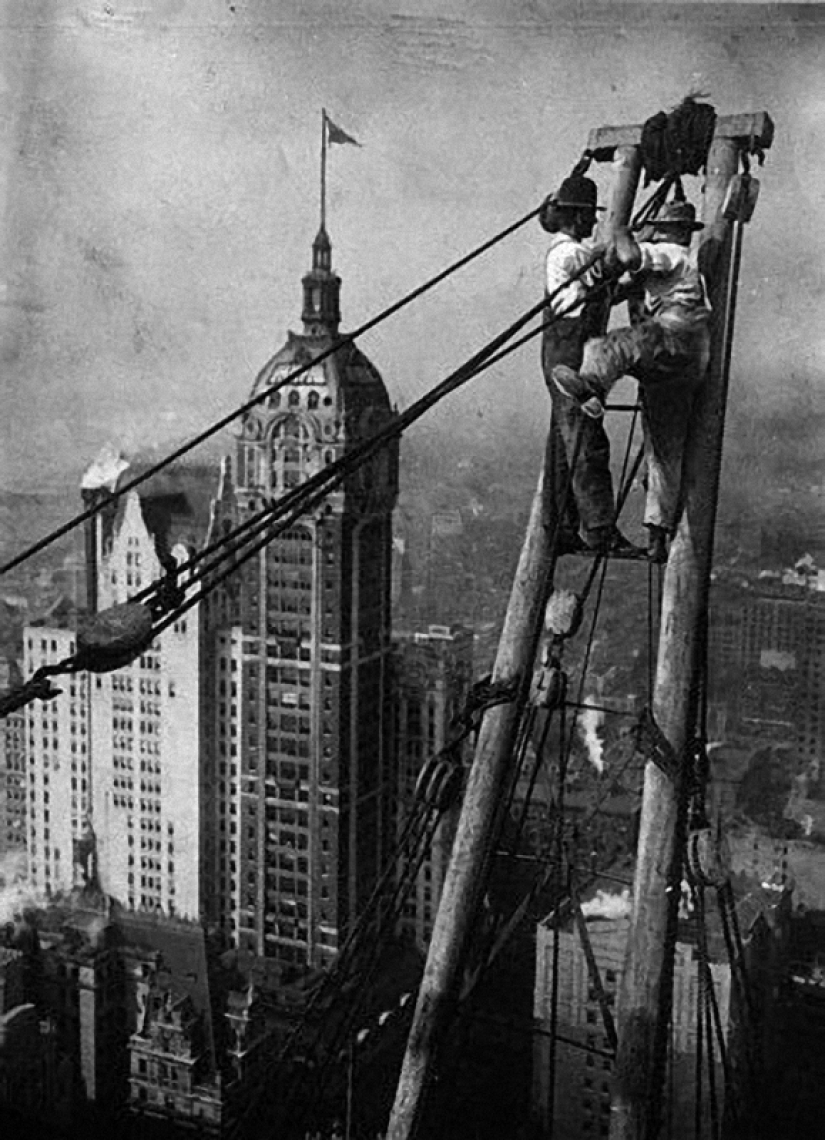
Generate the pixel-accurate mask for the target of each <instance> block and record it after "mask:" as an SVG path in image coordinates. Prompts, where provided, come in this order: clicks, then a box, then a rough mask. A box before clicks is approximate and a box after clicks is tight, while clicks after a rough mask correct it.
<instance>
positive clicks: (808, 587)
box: [709, 577, 825, 794]
mask: <svg viewBox="0 0 825 1140" xmlns="http://www.w3.org/2000/svg"><path fill="white" fill-rule="evenodd" d="M709 630H710V642H709V657H710V677H711V702H710V703H711V708H710V714H711V718H710V719H711V727H710V731H711V736H712V737H713V738H715V739H720V738H721V739H726V740H730V739H735V738H747V739H751V740H754V741H758V743H759V744H760V745H762V746H764V745H766V744H770V743H772V742H774V743H778V744H783V745H786V746H787V745H791V746H793V747H794V749H795V751H796V754H797V756H798V758H799V761H800V763H801V764H804V765H805V766H806V768H807V771H808V772H809V775H810V784H811V791H812V792H813V791H814V789H816V788H817V786H818V785H819V784H820V783H821V781H822V779H823V778H825V764H823V761H825V686H823V684H822V676H823V669H825V593H824V592H822V591H820V590H819V589H818V588H816V587H815V586H814V585H812V584H811V582H810V581H808V580H807V579H805V582H804V583H803V581H802V579H800V580H798V581H797V580H794V581H785V582H783V581H782V580H781V579H780V578H779V577H761V578H759V579H756V580H752V581H749V580H746V579H737V580H730V581H725V580H720V581H717V583H716V584H715V585H714V587H713V590H712V593H711V620H710V627H709ZM820 794H821V793H820Z"/></svg>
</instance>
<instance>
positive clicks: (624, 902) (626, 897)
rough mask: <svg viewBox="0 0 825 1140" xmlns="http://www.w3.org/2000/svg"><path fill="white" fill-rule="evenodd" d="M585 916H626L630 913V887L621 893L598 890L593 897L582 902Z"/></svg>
mask: <svg viewBox="0 0 825 1140" xmlns="http://www.w3.org/2000/svg"><path fill="white" fill-rule="evenodd" d="M582 914H583V915H584V917H585V918H624V917H625V916H626V915H628V914H630V889H629V888H628V887H625V889H624V890H623V891H622V893H621V894H620V895H614V894H611V892H610V891H603V890H598V891H596V893H595V895H594V896H593V898H592V899H588V900H587V901H586V902H583V903H582Z"/></svg>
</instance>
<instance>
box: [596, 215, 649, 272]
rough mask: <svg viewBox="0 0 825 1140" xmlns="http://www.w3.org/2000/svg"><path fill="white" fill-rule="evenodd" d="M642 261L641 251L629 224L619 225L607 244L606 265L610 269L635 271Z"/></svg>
mask: <svg viewBox="0 0 825 1140" xmlns="http://www.w3.org/2000/svg"><path fill="white" fill-rule="evenodd" d="M640 261H641V251H640V249H639V246H638V244H637V242H636V241H635V239H634V237H633V235H632V234H631V232H630V230H629V229H628V228H627V226H619V227H618V229H617V230H616V232H615V233H614V235H613V237H612V238H611V239H610V241H609V242H608V245H607V250H606V253H605V267H606V268H607V269H608V270H611V269H612V270H614V271H615V270H617V269H626V270H628V271H629V272H630V273H635V272H636V271H637V269H638V268H639V265H640Z"/></svg>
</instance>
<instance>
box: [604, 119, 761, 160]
mask: <svg viewBox="0 0 825 1140" xmlns="http://www.w3.org/2000/svg"><path fill="white" fill-rule="evenodd" d="M714 138H717V139H720V138H723V139H737V140H738V141H739V142H740V143H741V144H742V145H744V144H745V143H747V142H748V141H749V140H751V139H752V140H753V142H752V148H758V149H759V150H768V149H769V147H770V145H771V143H772V142H773V120H772V119H771V117H770V115H769V114H767V112H766V111H748V112H745V113H744V114H741V115H720V116H719V118H718V119H717V120H716V131H715V134H714ZM641 140H642V125H641V123H635V124H633V125H631V126H624V127H596V128H594V129H593V130H592V131H591V132H590V134H589V135H588V138H587V149H588V150H590V151H593V154H594V157H595V159H596V161H597V162H609V161H610V160H611V159H612V158H613V154H614V152H615V150H616V149H617V147H624V146H638V145H639V143H640V142H641Z"/></svg>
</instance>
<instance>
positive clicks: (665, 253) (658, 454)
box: [552, 201, 710, 562]
mask: <svg viewBox="0 0 825 1140" xmlns="http://www.w3.org/2000/svg"><path fill="white" fill-rule="evenodd" d="M650 225H651V229H652V233H651V237H650V240H648V241H640V242H637V241H636V240H635V239H634V238H633V237H632V236H631V234H630V233H629V231H627V230H624V231H621V232H620V233H619V234H618V235H617V236H616V238H615V239H614V241H613V244H612V247H611V248H610V249H609V250H608V257H607V261H608V264H610V263H611V262H614V263H617V264H619V265H621V266H622V267H624V269H626V270H627V271H628V273H629V275H630V280H631V281H639V282H640V283H641V285H642V287H643V291H644V315H643V317H642V319H641V320H640V321H639V322H638V323H637V324H635V325H633V326H631V327H629V328H620V329H615V330H614V331H612V332H610V333H608V334H607V335H606V336H600V337H595V338H593V339H592V340H590V341H588V342H587V344H586V345H585V348H584V353H583V357H582V363H581V367H580V369H578V370H576V369H575V367H573V366H571V365H569V364H568V363H567V362H566V361H561V362H559V364H558V365H556V366H555V367H554V368H553V371H552V378H553V383H554V385H555V386H556V388H557V389H558V390H559V391H560V392H562V393H563V394H564V395H565V396H567V397H568V398H569V399H570V401H571V403H573V406H575V407H579V408H581V410H582V411H583V412H584V413H585V414H586V415H587V416H589V417H592V418H594V419H595V420H596V421H597V422H598V421H599V420H600V419H601V417H602V416H603V414H604V402H605V399H606V398H607V395H608V393H609V392H610V389H611V388H612V387H613V385H614V384H615V383H616V381H617V380H618V379H619V378H620V377H621V376H625V375H628V376H633V377H635V378H636V379H637V380H639V381H640V382H641V384H642V401H643V405H644V410H645V417H644V422H645V447H646V458H647V505H646V509H645V520H644V521H645V526H646V527H647V528H648V534H649V538H648V554H649V557H650V558H651V559H652V560H653V561H656V562H663V561H665V560H666V558H667V540H668V538H669V537H670V536H671V535H672V534H673V532H674V531H675V528H676V523H677V518H678V512H679V508H680V491H681V485H682V461H683V455H684V444H685V438H686V435H687V428H688V422H689V419H690V414H691V410H692V408H693V403H694V399H695V396H696V392H697V390H698V388H699V385H700V384H701V383H702V381H703V380H704V377H705V373H706V371H707V365H708V359H709V353H710V331H709V323H710V304H709V301H708V294H707V288H706V286H705V280H704V277H703V274H702V272H701V271H700V268H699V262H698V251H697V250H696V249H692V248H691V239H692V236H693V233H694V232H695V231H696V230H700V229H702V228H703V227H702V224H701V223H700V222H697V221H696V212H695V209H694V207H693V206H692V205H691V204H690V203H689V202H684V201H676V202H670V203H668V204H666V205H665V206H664V207H663V208H662V210H661V212H660V214H659V216H658V217H657V218H656V219H655V220H654V221H653V222H651V223H650Z"/></svg>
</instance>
